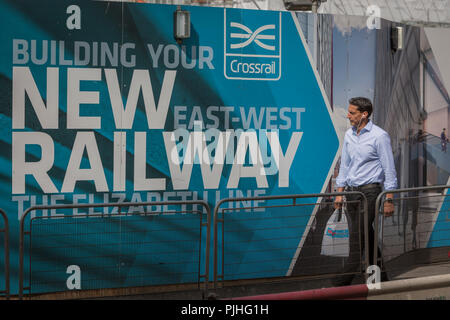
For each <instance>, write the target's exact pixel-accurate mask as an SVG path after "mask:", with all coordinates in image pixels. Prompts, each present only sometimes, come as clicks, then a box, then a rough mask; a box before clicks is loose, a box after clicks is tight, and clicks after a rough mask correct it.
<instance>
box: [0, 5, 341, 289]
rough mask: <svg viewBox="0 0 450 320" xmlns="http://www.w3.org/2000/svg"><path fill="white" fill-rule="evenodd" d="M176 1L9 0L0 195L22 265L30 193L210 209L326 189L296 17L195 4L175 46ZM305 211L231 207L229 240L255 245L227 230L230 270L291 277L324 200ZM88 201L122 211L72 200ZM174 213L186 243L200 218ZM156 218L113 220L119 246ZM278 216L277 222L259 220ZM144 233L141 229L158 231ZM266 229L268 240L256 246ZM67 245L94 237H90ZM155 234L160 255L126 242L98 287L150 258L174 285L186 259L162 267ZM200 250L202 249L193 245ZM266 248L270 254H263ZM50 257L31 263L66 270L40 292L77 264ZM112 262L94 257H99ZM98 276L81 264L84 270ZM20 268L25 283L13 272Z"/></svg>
mask: <svg viewBox="0 0 450 320" xmlns="http://www.w3.org/2000/svg"><path fill="white" fill-rule="evenodd" d="M176 9H177V7H176V6H170V5H150V4H133V3H113V2H111V3H108V2H95V1H66V0H62V1H57V2H55V1H50V0H43V1H40V2H39V5H37V4H36V3H35V2H33V1H29V0H19V1H17V0H14V1H12V0H11V1H8V0H4V1H2V2H1V3H0V18H1V21H2V31H1V43H2V46H1V47H0V56H1V57H2V59H1V62H0V72H1V79H0V81H1V83H2V84H1V90H2V95H1V97H0V99H1V100H0V107H1V113H0V119H1V122H2V126H1V130H2V134H1V135H0V144H1V145H2V147H1V148H0V161H1V166H0V170H1V176H2V179H1V181H0V187H1V189H2V196H1V197H2V198H1V199H2V200H1V203H0V207H1V208H3V209H4V210H5V211H6V212H7V214H8V217H9V220H10V227H11V268H12V270H17V263H18V262H17V261H18V234H19V219H20V217H21V215H22V213H23V212H24V210H25V209H26V208H29V207H30V206H33V205H54V204H63V203H67V204H77V203H104V202H118V201H131V202H142V201H170V200H172V201H174V200H197V199H200V200H205V201H207V202H208V203H209V204H210V206H211V207H212V208H213V207H214V206H215V204H216V203H217V202H218V201H219V200H220V199H224V198H228V197H239V196H262V195H281V194H307V193H319V192H322V191H323V190H324V188H325V185H326V182H327V180H328V178H329V177H330V174H331V167H332V164H333V163H334V162H335V159H336V153H337V150H338V148H339V139H338V137H337V135H336V132H335V128H334V126H333V123H332V120H331V117H330V107H329V105H328V103H327V98H326V96H325V95H324V92H323V88H322V87H321V84H320V80H319V79H318V76H317V73H316V72H315V70H314V68H313V67H312V64H311V60H310V57H309V56H308V52H307V49H306V48H305V42H304V40H303V39H302V34H301V30H300V27H299V25H298V22H297V20H296V17H295V15H292V14H291V13H288V12H277V11H255V10H240V9H225V8H206V7H188V6H183V7H182V9H184V10H188V11H189V12H190V23H191V25H190V27H191V32H190V33H191V34H190V37H189V38H188V39H184V40H182V41H181V42H179V43H177V42H176V40H175V39H174V36H173V23H174V22H173V14H174V11H175V10H176ZM126 210H129V211H132V210H134V211H136V210H137V211H138V210H144V211H145V212H151V211H152V210H154V208H151V207H143V208H138V207H136V208H134V209H133V208H128V209H126ZM306 211H307V212H305V213H306V214H305V215H302V216H301V217H298V218H297V219H298V220H299V221H298V225H301V226H303V227H301V228H291V229H289V230H287V231H286V230H283V228H282V227H283V226H286V225H289V224H290V223H292V219H291V220H289V219H275V221H274V219H273V218H274V217H277V215H278V213H277V212H276V210H271V209H266V210H263V211H262V212H261V211H258V212H253V213H254V214H257V215H258V216H259V218H260V219H259V220H258V222H257V224H259V227H260V229H259V230H261V231H258V232H254V231H252V232H247V231H248V230H249V229H250V226H252V227H254V226H255V222H251V221H249V220H248V219H245V218H246V217H247V216H244V215H242V213H235V214H233V215H232V217H231V219H233V221H236V222H238V224H239V233H238V234H236V235H235V236H234V235H232V234H231V235H230V237H231V238H228V239H229V240H233V237H236V239H241V240H242V238H249V239H250V238H251V239H252V240H254V241H253V242H252V244H250V245H248V246H242V245H235V246H234V245H233V241H230V244H229V247H228V250H231V251H232V252H233V253H234V255H233V259H236V263H235V264H233V267H230V268H231V269H233V270H231V269H230V270H228V271H227V272H229V274H233V272H236V271H238V272H237V273H236V274H239V275H243V274H246V273H251V274H253V276H251V277H267V276H280V275H285V274H286V273H287V272H288V269H289V266H290V265H291V264H292V263H293V260H294V259H295V255H296V252H297V249H298V246H299V243H300V240H301V238H302V236H303V234H304V232H305V226H306V225H307V222H308V221H309V219H310V217H311V215H312V214H313V208H312V207H311V208H309V209H307V210H306ZM80 213H84V214H90V213H93V214H95V213H103V214H106V215H108V214H113V213H114V212H113V209H112V208H104V209H96V211H95V210H89V211H88V210H86V209H85V210H81V209H73V210H72V212H71V214H73V215H76V214H80ZM253 213H250V214H253ZM58 214H59V215H63V214H62V213H58V212H56V211H55V210H38V211H36V212H33V217H37V218H39V217H41V218H42V217H44V218H45V217H46V216H49V215H58ZM64 214H67V213H64ZM173 216H176V214H175V215H168V217H167V220H164V221H163V222H161V221H160V222H159V223H169V224H171V226H172V229H171V230H172V231H173V232H175V233H176V230H179V233H180V235H178V236H177V235H176V234H175V235H174V234H172V235H171V237H173V239H175V240H176V239H178V237H179V240H180V241H179V242H178V244H177V245H176V246H177V247H181V244H180V243H181V242H183V241H184V240H183V239H185V238H184V237H183V236H182V234H184V233H185V231H183V225H184V226H186V225H190V224H194V223H195V225H196V223H197V222H192V221H188V219H185V217H184V216H183V218H182V219H180V220H177V221H178V222H177V223H180V225H179V226H178V227H173V226H174V224H173V222H171V221H170V219H171V217H173ZM247 218H248V217H247ZM42 221H43V220H42ZM183 221H184V222H183ZM300 222H301V223H300ZM147 223H148V221H147V222H146V220H145V219H143V218H142V219H140V218H136V219H134V220H133V221H131V222H129V225H127V227H128V229H124V230H123V231H120V232H119V231H117V232H119V234H120V236H119V238H117V239H114V241H115V243H119V244H120V243H122V241H123V236H124V235H123V234H122V233H121V232H124V233H129V232H131V231H130V230H132V229H133V228H135V227H136V228H139V227H142V226H143V225H145V224H147ZM175 225H176V223H175ZM274 225H277V226H279V227H280V228H279V229H277V230H278V231H276V229H273V230H271V231H270V232H269V233H270V234H268V233H267V231H263V230H264V229H265V226H274ZM192 226H193V225H192ZM72 227H73V226H72ZM72 227H67V226H66V227H61V229H58V230H59V231H58V232H61V233H64V232H65V231H64V228H72ZM99 228H100V227H99ZM100 229H101V228H100ZM100 229H99V230H100ZM45 230H47V231H45ZM101 230H103V229H101ZM149 230H150V229H149ZM149 230H146V231H145V232H143V233H142V234H141V237H143V238H145V237H149V236H155V234H154V233H153V234H151V231H149ZM53 231H54V230H53ZM53 231H52V230H51V229H45V228H43V229H42V230H41V232H42V233H45V232H47V233H51V232H53ZM66 231H67V230H66ZM306 231H307V230H306ZM99 232H100V231H99ZM102 232H104V230H103V231H102ZM277 232H282V235H283V236H282V237H280V236H279V235H277ZM92 237H94V236H92ZM136 237H138V238H139V236H138V235H136ZM49 239H50V238H47V239H46V240H45V241H50V242H51V241H52V240H49ZM202 239H203V242H204V241H205V239H204V235H203V238H202ZM258 239H259V240H262V241H263V242H261V243H260V244H258V241H255V240H258ZM277 239H278V240H277ZM68 241H69V240H68ZM72 241H79V242H80V241H81V242H83V241H86V242H87V243H90V242H95V240H94V238H89V237H86V238H84V239H83V240H80V239H77V240H75V239H72ZM267 244H270V246H273V247H278V248H280V249H279V250H278V251H277V252H276V253H274V254H272V253H270V252H265V253H264V252H263V251H261V249H264V248H265V247H266V246H267ZM158 246H162V245H161V244H158V245H155V246H153V247H152V249H151V250H152V253H151V254H150V255H149V254H144V253H142V252H141V251H142V250H143V247H142V246H138V245H134V246H132V247H127V248H125V249H124V247H122V248H121V250H123V251H126V252H127V255H128V258H127V261H126V262H124V264H122V267H121V270H120V272H119V273H117V274H115V273H114V272H116V271H117V270H115V271H114V272H113V271H112V273H111V277H110V278H111V279H113V280H111V283H104V282H103V283H96V282H95V281H94V280H92V281H91V282H90V285H88V286H89V288H99V287H115V286H118V281H119V282H120V284H125V285H139V284H140V283H137V282H134V280H133V279H134V278H133V274H135V273H136V272H137V271H136V270H138V269H139V268H141V267H142V266H143V265H145V266H153V265H156V266H157V268H156V267H155V268H154V269H153V268H152V267H147V268H145V271H144V272H146V275H145V277H147V276H148V277H150V276H152V277H153V278H154V279H157V280H155V281H154V282H153V283H158V284H167V283H171V281H174V280H173V276H168V274H176V273H177V267H173V266H172V267H171V268H174V270H171V271H172V272H171V273H167V272H165V271H164V268H161V264H162V262H161V259H163V258H161V259H160V258H158V252H161V251H158ZM202 246H203V248H204V243H203V244H202ZM254 246H257V247H258V246H261V248H255V247H254ZM45 248H47V249H46V250H50V249H48V248H51V245H50V244H48V243H47V246H46V247H45ZM116 249H117V248H110V249H109V250H112V251H114V250H116ZM159 249H160V248H159ZM194 249H195V250H194ZM194 249H193V250H192V255H193V256H194V255H195V256H198V248H194ZM77 250H81V249H77ZM90 250H94V251H95V250H96V249H95V246H92V247H91V249H90ZM180 250H181V251H183V249H180ZM251 252H253V253H251ZM254 252H259V253H257V254H255V253H254ZM147 253H148V252H147ZM261 254H263V255H265V256H266V257H268V259H265V260H266V261H267V260H270V262H267V263H257V264H253V265H252V264H251V261H252V259H256V258H255V256H258V255H261ZM42 255H43V256H54V259H53V260H51V259H44V260H43V261H40V262H36V263H35V264H34V268H35V269H39V267H41V268H42V269H41V270H46V269H52V268H53V269H52V270H60V274H59V275H56V276H55V279H54V283H56V284H55V285H54V286H47V285H45V286H42V287H41V288H40V289H39V290H38V291H58V290H63V289H64V287H65V286H66V279H67V274H66V269H67V265H69V264H76V263H77V262H76V261H75V262H73V261H72V262H69V261H67V259H65V258H64V257H67V252H64V251H61V252H56V251H51V250H50V251H43V252H42ZM279 257H283V258H282V259H280V258H279ZM171 259H172V260H171V261H172V262H173V261H174V260H173V259H175V260H177V259H181V258H180V255H175V256H172V257H171ZM198 259H200V260H203V259H204V256H202V255H201V256H200V257H198V258H197V259H194V260H193V261H194V262H193V263H192V264H191V265H190V264H189V263H188V264H186V263H180V264H179V266H178V268H179V269H180V270H182V269H183V270H184V269H189V268H192V269H193V270H194V269H195V268H194V266H195V264H196V263H198ZM257 259H259V258H257ZM88 260H89V259H88ZM106 260H107V258H104V259H103V260H101V259H100V260H91V261H90V263H91V264H92V263H93V264H94V265H97V269H99V268H100V269H101V268H102V266H103V265H104V264H106V262H105V261H106ZM152 261H154V264H152V263H150V262H152ZM180 261H181V260H180ZM183 261H184V260H183ZM254 261H260V260H254ZM248 262H250V263H248ZM79 263H80V264H83V263H84V262H82V261H80V262H79ZM55 266H56V267H55ZM58 268H59V269H58ZM81 269H82V270H83V267H82V268H81ZM94 269H95V268H94ZM247 269H248V270H247ZM166 271H167V270H166ZM95 272H98V271H95ZM95 272H94V271H92V272H91V271H86V273H87V274H88V276H86V277H85V278H84V279H89V276H90V275H91V274H90V273H95ZM12 274H13V278H12V281H11V284H12V289H13V291H14V290H15V286H16V279H15V278H14V277H16V276H17V272H13V273H12ZM53 274H54V273H53ZM41 276H42V275H41ZM44 277H45V276H44ZM171 277H172V278H171ZM237 278H239V276H237ZM91 279H95V276H93V277H91ZM114 279H119V280H117V281H116V280H114ZM158 279H159V280H158ZM177 281H178V282H192V281H193V280H192V278H189V277H186V278H184V277H181V278H180V279H177ZM83 288H86V286H85V285H84V286H83Z"/></svg>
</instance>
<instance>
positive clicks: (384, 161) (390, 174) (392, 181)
mask: <svg viewBox="0 0 450 320" xmlns="http://www.w3.org/2000/svg"><path fill="white" fill-rule="evenodd" d="M377 140H378V143H377V151H378V155H379V157H380V162H381V166H382V168H383V172H384V189H385V190H394V189H396V188H397V172H396V170H395V164H394V155H393V154H392V147H391V139H390V138H389V135H388V134H387V133H384V134H382V135H381V136H380V137H379V138H378V139H377Z"/></svg>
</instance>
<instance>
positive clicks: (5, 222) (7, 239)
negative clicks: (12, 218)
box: [0, 209, 10, 299]
mask: <svg viewBox="0 0 450 320" xmlns="http://www.w3.org/2000/svg"><path fill="white" fill-rule="evenodd" d="M0 214H1V215H2V217H3V222H4V224H5V229H4V233H5V246H4V248H5V295H6V299H9V294H10V292H9V222H8V216H7V215H6V213H5V211H3V209H0Z"/></svg>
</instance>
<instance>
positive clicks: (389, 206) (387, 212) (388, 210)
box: [383, 197, 394, 217]
mask: <svg viewBox="0 0 450 320" xmlns="http://www.w3.org/2000/svg"><path fill="white" fill-rule="evenodd" d="M393 213H394V202H393V198H391V197H389V198H388V197H386V200H385V201H384V205H383V214H384V216H385V217H391V216H392V214H393Z"/></svg>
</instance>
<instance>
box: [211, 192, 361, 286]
mask: <svg viewBox="0 0 450 320" xmlns="http://www.w3.org/2000/svg"><path fill="white" fill-rule="evenodd" d="M340 195H342V196H345V195H359V196H361V197H362V199H363V210H364V244H365V245H364V251H365V252H366V254H365V255H364V256H365V259H364V263H365V265H366V267H367V266H368V265H369V254H368V252H369V251H368V250H369V233H368V230H369V222H368V204H367V198H366V196H365V195H364V193H362V192H360V191H344V192H331V193H311V194H292V195H274V196H259V197H242V198H226V199H222V200H220V201H219V202H217V204H216V206H215V207H214V213H213V228H214V240H213V241H214V244H213V252H214V257H213V272H214V276H213V278H214V288H216V285H217V222H218V220H217V214H218V211H219V209H220V206H221V205H222V204H223V203H225V202H236V201H251V200H282V199H285V200H286V199H293V200H295V199H299V198H319V197H320V198H324V197H335V196H340ZM293 205H296V204H295V202H294V203H293ZM239 209H241V210H242V209H245V207H244V208H239ZM365 276H366V277H367V274H366V275H365Z"/></svg>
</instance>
